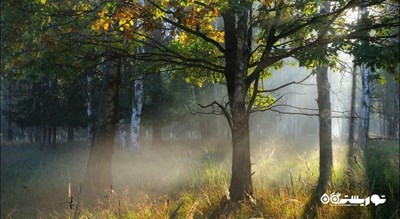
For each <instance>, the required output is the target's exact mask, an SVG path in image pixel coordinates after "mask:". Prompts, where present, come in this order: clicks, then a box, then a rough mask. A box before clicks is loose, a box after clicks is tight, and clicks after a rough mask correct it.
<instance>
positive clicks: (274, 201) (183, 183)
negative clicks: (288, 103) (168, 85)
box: [1, 139, 400, 219]
mask: <svg viewBox="0 0 400 219" xmlns="http://www.w3.org/2000/svg"><path fill="white" fill-rule="evenodd" d="M148 146H149V145H148V144H147V143H143V148H148ZM230 153H231V151H230V147H229V144H224V143H215V142H214V143H205V142H200V141H174V142H166V143H165V145H163V146H162V148H158V149H156V150H148V149H144V150H142V151H141V152H140V153H133V152H129V153H127V152H126V151H124V150H122V149H117V150H116V151H115V154H114V159H113V177H114V185H112V187H113V188H112V189H113V193H110V194H105V195H104V198H101V199H97V200H94V202H93V203H95V204H94V205H93V204H91V205H85V204H84V203H83V204H81V205H80V207H79V215H80V216H81V217H80V218H207V217H209V215H210V214H211V212H212V211H213V210H214V208H215V207H216V206H218V204H219V202H220V200H221V199H222V198H223V196H225V195H228V186H229V177H230ZM369 154H370V156H369V157H368V159H367V160H368V162H367V164H366V166H365V167H362V165H358V164H357V165H354V163H353V164H350V165H349V164H348V161H350V162H351V160H352V158H350V159H349V158H348V157H347V147H345V146H343V145H341V144H335V145H334V173H333V186H332V192H333V191H337V192H339V193H341V194H347V195H349V196H351V195H359V196H360V197H366V196H370V195H372V194H379V195H385V197H386V202H385V203H384V204H381V205H378V206H376V207H375V206H373V205H369V206H367V207H360V206H333V205H330V204H326V205H322V207H321V208H320V209H319V211H318V217H319V218H399V216H400V213H399V209H400V206H399V197H400V194H399V191H400V190H399V188H400V183H399V177H400V176H399V143H398V142H397V141H382V140H379V141H378V140H374V141H370V145H369ZM87 157H88V143H87V142H86V141H77V142H75V143H60V144H58V145H57V149H56V150H48V151H45V152H43V151H40V150H39V146H38V145H29V144H28V143H19V144H14V145H8V144H3V145H2V146H1V218H24V219H25V218H73V214H76V202H74V203H73V205H72V206H71V207H72V209H70V205H69V203H68V202H69V201H70V198H69V191H68V187H69V185H71V195H72V196H73V197H77V193H78V187H79V186H78V185H79V183H80V181H81V180H82V177H83V175H84V171H85V168H86V162H87ZM252 162H253V163H254V165H253V171H255V174H254V176H253V184H254V200H253V203H247V204H243V205H241V207H240V209H239V210H238V212H237V215H236V218H252V217H254V218H256V217H257V218H300V217H301V215H302V213H303V210H304V206H305V205H306V203H307V202H308V200H309V199H310V194H311V191H312V190H313V188H314V187H315V185H316V183H317V179H318V145H317V143H315V142H314V143H309V142H307V141H305V140H299V139H297V140H296V141H293V142H282V141H279V140H268V141H259V142H257V143H253V146H252ZM75 200H76V198H75ZM89 206H90V207H89Z"/></svg>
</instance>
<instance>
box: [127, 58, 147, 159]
mask: <svg viewBox="0 0 400 219" xmlns="http://www.w3.org/2000/svg"><path fill="white" fill-rule="evenodd" d="M134 68H135V69H136V73H137V77H138V78H137V79H136V80H135V81H134V82H133V83H134V85H133V92H132V115H131V126H130V148H131V150H133V151H137V150H139V149H140V145H139V128H140V120H141V117H142V107H143V98H144V92H143V79H142V74H141V72H140V71H141V70H140V69H139V65H137V63H136V65H135V66H134Z"/></svg>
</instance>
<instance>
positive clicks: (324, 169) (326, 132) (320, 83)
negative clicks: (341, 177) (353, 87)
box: [317, 67, 332, 195]
mask: <svg viewBox="0 0 400 219" xmlns="http://www.w3.org/2000/svg"><path fill="white" fill-rule="evenodd" d="M317 89H318V100H317V102H318V112H319V179H318V185H317V193H319V194H320V195H322V194H323V193H325V192H326V191H327V189H328V188H329V186H331V185H332V119H331V100H330V84H329V78H328V68H327V67H318V68H317Z"/></svg>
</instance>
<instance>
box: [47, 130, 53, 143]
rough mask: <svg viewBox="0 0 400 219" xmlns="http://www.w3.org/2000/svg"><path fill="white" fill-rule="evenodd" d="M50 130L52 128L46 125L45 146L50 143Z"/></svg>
mask: <svg viewBox="0 0 400 219" xmlns="http://www.w3.org/2000/svg"><path fill="white" fill-rule="evenodd" d="M51 130H52V128H51V127H47V135H46V137H47V139H46V146H50V145H51V137H52V134H51Z"/></svg>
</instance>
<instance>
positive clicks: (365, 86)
mask: <svg viewBox="0 0 400 219" xmlns="http://www.w3.org/2000/svg"><path fill="white" fill-rule="evenodd" d="M370 75H371V69H370V68H369V67H368V66H367V65H366V64H365V63H363V64H361V83H362V91H361V111H360V125H359V128H358V138H357V146H358V147H360V148H361V149H362V150H363V151H364V152H366V151H367V143H368V132H369V114H370V108H371V96H370V95H371V87H370Z"/></svg>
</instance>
